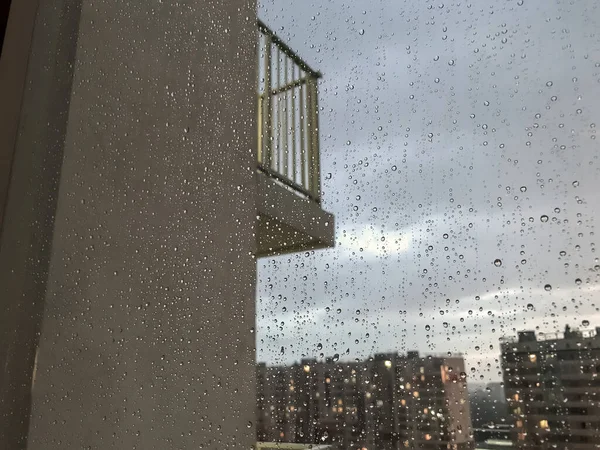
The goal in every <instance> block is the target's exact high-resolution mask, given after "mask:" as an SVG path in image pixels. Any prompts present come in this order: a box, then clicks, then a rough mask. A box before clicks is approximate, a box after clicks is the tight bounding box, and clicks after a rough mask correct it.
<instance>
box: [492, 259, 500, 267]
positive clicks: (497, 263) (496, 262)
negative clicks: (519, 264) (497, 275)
mask: <svg viewBox="0 0 600 450" xmlns="http://www.w3.org/2000/svg"><path fill="white" fill-rule="evenodd" d="M494 265H495V266H496V267H500V266H501V265H502V260H500V259H496V260H495V261H494Z"/></svg>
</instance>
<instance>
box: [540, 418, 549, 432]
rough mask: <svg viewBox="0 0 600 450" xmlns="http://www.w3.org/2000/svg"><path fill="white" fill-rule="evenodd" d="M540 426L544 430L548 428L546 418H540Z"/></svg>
mask: <svg viewBox="0 0 600 450" xmlns="http://www.w3.org/2000/svg"><path fill="white" fill-rule="evenodd" d="M540 428H543V429H544V430H545V429H547V428H548V421H547V420H546V419H542V420H540Z"/></svg>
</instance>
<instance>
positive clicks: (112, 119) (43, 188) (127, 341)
mask: <svg viewBox="0 0 600 450" xmlns="http://www.w3.org/2000/svg"><path fill="white" fill-rule="evenodd" d="M255 7H256V5H255V3H254V2H253V1H247V0H232V1H228V2H221V1H213V0H209V1H204V2H198V1H195V0H182V1H179V2H176V3H174V2H161V1H158V0H157V1H149V2H127V1H126V2H121V1H108V0H106V1H100V2H92V1H89V0H79V1H78V2H67V1H57V2H49V1H41V2H40V6H39V8H38V10H37V13H36V14H37V16H36V22H35V23H36V25H35V27H34V34H33V42H32V51H31V55H30V60H29V67H28V70H27V83H26V86H27V87H26V91H25V93H24V100H23V104H22V108H21V111H20V118H19V135H18V137H17V140H16V144H15V148H14V162H13V168H12V176H11V184H10V187H9V193H8V202H7V206H6V211H5V218H4V223H3V231H2V247H1V253H0V264H1V266H0V268H1V269H2V270H0V274H2V275H1V276H2V280H1V283H0V286H1V289H2V298H3V299H6V302H7V314H8V315H7V319H5V321H4V322H3V323H2V325H3V332H2V333H3V335H2V338H3V339H2V342H1V346H2V348H3V352H2V353H1V355H2V358H3V361H1V362H2V363H4V366H3V367H5V370H4V372H3V375H2V379H0V380H1V385H0V388H1V389H2V391H1V393H2V399H1V400H10V401H12V402H13V403H15V404H18V406H19V407H20V409H19V408H17V409H15V408H11V409H10V410H8V406H6V405H5V406H4V407H3V408H7V409H6V410H5V409H2V410H0V412H2V414H3V416H4V417H8V416H11V418H12V420H13V421H12V425H13V427H12V428H11V423H10V422H9V421H6V425H5V426H4V427H3V428H2V430H1V431H0V433H1V434H0V442H3V444H0V448H11V449H13V448H25V446H26V445H27V448H29V449H75V448H77V449H81V448H85V449H106V448H128V449H136V448H137V449H165V448H224V447H226V446H227V447H228V448H249V447H250V445H251V444H252V443H253V442H254V441H255V430H254V415H255V408H254V404H255V392H254V389H255V388H254V380H255V369H254V354H255V353H254V346H255V339H254V334H253V329H254V320H255V317H254V295H255V277H256V267H255V260H254V253H255V250H256V249H255V238H254V228H255V226H254V224H255V218H256V206H255V191H256V182H255V177H254V168H255V165H256V162H255V146H256V132H255V124H254V121H255V117H254V116H255V99H256V91H255V89H256V49H255V47H256V13H255ZM8 318H12V320H10V321H9V319H8ZM38 339H39V341H38ZM17 345H18V346H19V351H18V352H17V351H15V346H17ZM11 349H12V350H11ZM34 358H35V359H36V364H35V367H33V360H34ZM7 367H8V371H7V369H6V368H7ZM29 393H31V402H29V398H26V399H25V400H23V399H21V400H15V399H16V398H21V397H22V396H23V395H24V396H25V397H28V395H29ZM20 396H21V397H20ZM1 403H3V402H1V401H0V404H1ZM29 404H31V420H30V424H29V425H28V430H29V431H28V432H27V431H26V432H25V433H23V429H24V428H25V429H27V428H26V427H27V415H28V414H27V412H28V411H27V410H28V408H29V406H28V405H29ZM15 413H16V414H15ZM4 417H3V419H4ZM1 422H2V423H3V424H4V423H5V421H4V420H2V421H1ZM24 434H25V435H26V436H27V441H28V442H27V443H25V440H24ZM2 446H4V447H2Z"/></svg>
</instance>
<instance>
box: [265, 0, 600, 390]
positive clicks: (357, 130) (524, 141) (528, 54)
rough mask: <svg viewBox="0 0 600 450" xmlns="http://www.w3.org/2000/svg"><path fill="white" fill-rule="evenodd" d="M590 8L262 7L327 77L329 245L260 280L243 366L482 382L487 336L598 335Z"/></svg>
mask: <svg viewBox="0 0 600 450" xmlns="http://www.w3.org/2000/svg"><path fill="white" fill-rule="evenodd" d="M597 8H598V6H597V5H596V4H595V3H594V2H592V1H589V0H588V1H582V2H577V3H576V4H569V3H568V2H566V1H558V2H554V3H536V2H530V1H529V2H528V1H525V2H524V3H522V4H518V2H507V3H504V4H497V3H496V2H491V1H488V2H485V3H478V4H476V5H475V4H473V5H470V4H460V5H459V4H454V3H452V4H451V3H447V4H445V5H444V4H442V3H439V4H434V3H418V2H417V3H414V4H413V3H397V2H391V1H390V2H384V3H383V4H379V3H378V4H376V5H375V4H372V3H370V2H354V3H353V4H352V5H346V4H342V2H340V1H334V2H331V3H328V4H327V5H322V6H320V7H319V8H302V7H298V6H297V5H292V3H291V2H277V3H274V2H263V3H262V5H261V7H260V9H259V15H260V16H261V17H262V18H263V19H264V20H265V21H266V22H267V23H272V24H275V23H277V27H276V31H277V32H278V33H279V34H280V35H281V37H282V38H283V39H284V40H285V41H286V42H288V43H289V44H290V46H291V47H292V48H295V49H298V50H299V51H301V52H302V54H303V55H306V58H307V61H308V62H309V63H310V64H311V65H313V66H314V67H316V68H317V69H318V70H320V71H321V72H322V73H323V79H322V80H321V81H320V84H319V86H320V95H321V97H320V100H321V103H320V105H321V107H322V109H321V116H320V120H321V137H322V165H323V167H327V169H326V170H325V171H324V173H323V181H322V186H323V192H324V198H325V203H324V206H325V208H326V209H327V210H329V211H332V212H333V213H334V214H335V216H336V248H334V249H331V250H326V251H318V252H315V253H314V255H308V256H306V255H304V254H299V255H297V256H292V257H287V256H284V257H279V258H269V259H267V260H265V261H264V262H262V263H261V264H260V265H259V286H258V303H257V313H258V316H257V320H258V323H257V326H258V329H257V338H258V343H257V346H258V360H266V361H270V362H273V363H279V362H281V363H285V362H289V361H292V360H294V359H301V358H302V357H315V356H318V355H319V354H320V353H321V352H323V353H325V354H334V353H339V354H340V355H344V354H345V353H346V351H347V350H349V352H350V355H349V359H353V358H363V357H365V356H366V355H368V354H372V353H378V352H385V351H388V350H392V349H399V350H400V351H406V350H408V349H411V348H414V349H418V350H419V351H421V352H423V353H427V352H436V353H445V352H448V351H451V352H456V351H459V350H460V351H462V353H463V354H464V355H465V360H466V364H467V366H468V369H469V371H468V372H469V374H470V375H471V376H473V378H474V380H476V381H480V382H487V381H497V380H500V378H501V368H500V360H499V356H500V346H499V338H500V337H501V336H504V335H510V334H515V333H516V331H518V330H520V329H524V328H531V329H533V328H535V327H539V331H543V332H547V333H550V332H555V331H559V330H561V329H562V327H563V326H564V324H565V323H570V324H571V325H572V326H579V327H581V328H586V327H585V326H584V325H583V321H584V320H587V321H589V322H590V323H600V314H599V313H598V310H597V302H598V300H599V292H600V278H599V277H600V263H599V262H598V261H597V256H596V253H595V246H596V244H597V239H596V236H595V235H594V233H595V226H596V225H595V224H596V221H597V218H598V216H599V214H600V209H599V208H600V207H599V205H600V197H599V195H600V194H599V193H598V192H597V190H596V189H595V185H596V183H595V181H594V180H595V179H597V178H598V176H600V174H599V172H598V157H597V156H596V151H597V148H598V142H597V140H596V139H595V137H596V123H595V119H594V118H595V117H597V116H598V115H599V114H600V105H599V104H598V103H597V102H594V101H593V99H594V98H595V97H597V94H599V93H600V92H599V91H600V87H599V85H598V83H597V81H596V80H597V78H598V74H599V73H600V69H599V68H598V66H597V64H600V48H599V46H598V43H597V42H596V41H595V40H593V39H591V38H590V37H589V36H590V35H591V34H593V33H594V31H593V30H595V29H596V28H597V26H598V20H597V17H598V14H597ZM560 60H565V61H567V60H568V61H570V62H569V64H567V65H563V64H556V63H555V62H556V61H560ZM578 222H580V224H578ZM580 233H581V234H580ZM446 248H447V250H446ZM565 264H568V266H565ZM547 286H550V287H549V288H548V287H547ZM338 310H339V312H338ZM442 313H443V315H442ZM282 322H283V325H282ZM357 340H358V341H357ZM319 344H320V345H321V346H322V350H319V349H318V346H319ZM490 346H492V347H491V348H490ZM282 347H283V348H284V352H283V353H282V352H281V348H282ZM471 368H474V369H475V372H471Z"/></svg>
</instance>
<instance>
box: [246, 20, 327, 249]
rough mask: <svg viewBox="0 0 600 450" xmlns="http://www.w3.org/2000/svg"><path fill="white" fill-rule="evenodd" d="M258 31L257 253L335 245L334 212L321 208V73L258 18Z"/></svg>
mask: <svg viewBox="0 0 600 450" xmlns="http://www.w3.org/2000/svg"><path fill="white" fill-rule="evenodd" d="M258 30H259V58H258V63H259V66H258V78H259V83H258V149H257V150H258V151H257V156H258V170H257V177H258V199H257V207H258V227H257V246H258V256H271V255H280V254H285V253H291V252H298V251H304V250H314V249H321V248H327V247H333V245H334V219H333V215H332V214H330V213H328V212H326V211H324V210H323V209H322V208H321V176H320V172H321V170H320V153H319V125H318V122H319V116H318V92H317V80H318V79H319V78H320V77H321V74H320V73H319V72H317V71H315V70H313V69H311V68H310V66H309V65H308V64H306V63H305V62H304V61H303V60H302V59H301V58H300V57H299V56H298V55H296V53H294V51H293V50H292V49H290V48H289V47H288V46H287V45H286V44H285V43H283V41H281V39H279V38H278V37H277V35H275V33H273V31H271V30H270V29H269V28H268V27H267V26H266V25H265V24H264V23H262V22H261V21H258Z"/></svg>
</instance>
